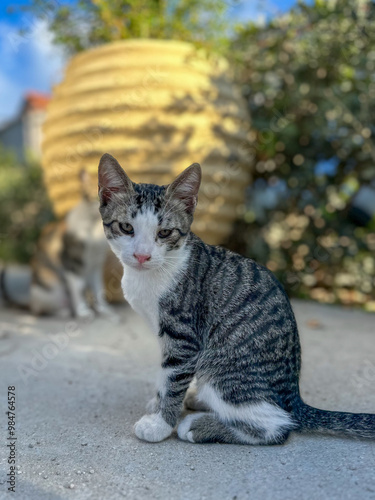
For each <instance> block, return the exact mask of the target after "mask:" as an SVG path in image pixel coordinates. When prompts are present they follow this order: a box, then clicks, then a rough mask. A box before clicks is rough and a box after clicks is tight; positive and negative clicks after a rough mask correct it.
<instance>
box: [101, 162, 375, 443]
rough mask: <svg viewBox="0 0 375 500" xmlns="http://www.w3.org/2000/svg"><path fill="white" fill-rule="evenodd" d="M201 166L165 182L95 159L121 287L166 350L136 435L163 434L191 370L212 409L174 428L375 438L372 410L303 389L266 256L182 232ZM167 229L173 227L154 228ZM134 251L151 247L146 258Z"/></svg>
mask: <svg viewBox="0 0 375 500" xmlns="http://www.w3.org/2000/svg"><path fill="white" fill-rule="evenodd" d="M200 177H201V172H200V167H199V165H197V164H194V165H192V166H191V167H189V168H188V169H187V170H185V171H184V172H183V173H182V174H180V176H179V177H178V178H177V179H176V180H175V181H174V182H173V183H172V184H171V185H170V186H154V185H149V184H134V183H132V182H131V181H130V179H129V178H128V177H127V175H126V174H125V172H124V171H123V170H122V168H121V167H120V165H119V164H118V163H117V161H116V160H115V159H114V158H113V157H111V156H110V155H104V156H103V158H102V159H101V162H100V165H99V195H100V202H101V207H100V211H101V214H102V218H103V224H104V229H105V233H106V236H107V238H108V241H109V243H110V245H111V246H112V248H113V250H114V251H115V253H116V254H117V256H118V257H119V259H120V261H121V262H122V264H123V266H124V279H123V290H124V294H125V296H126V297H127V299H128V300H129V302H130V303H131V305H132V306H133V307H134V309H135V310H136V311H138V312H139V313H140V314H142V315H143V316H145V317H146V319H148V320H149V322H150V325H151V327H152V329H153V330H154V332H155V334H157V335H158V338H159V340H160V346H161V350H162V375H161V383H160V384H159V387H158V392H157V396H156V398H155V399H154V400H153V401H152V404H151V405H150V411H151V414H150V415H146V416H145V417H143V418H142V419H141V420H140V421H139V422H138V423H137V424H136V426H135V433H136V435H137V436H138V437H139V438H140V439H144V440H146V441H153V442H154V441H160V440H162V439H165V438H166V437H168V436H169V435H170V434H171V433H172V430H173V428H174V427H175V426H176V423H177V421H178V419H179V416H180V412H181V408H182V403H183V400H184V397H185V395H186V391H187V389H188V388H189V386H190V384H191V382H192V380H193V378H194V377H195V379H196V384H197V391H198V400H199V401H198V403H199V405H200V407H201V408H205V407H207V408H208V409H209V411H208V412H201V413H197V414H193V415H188V416H187V417H185V419H183V420H182V422H180V424H179V426H178V436H179V437H180V438H181V439H184V440H187V441H191V442H225V443H241V444H281V443H283V442H284V441H285V440H286V439H287V437H288V435H289V432H290V431H291V430H312V431H319V432H326V433H336V434H337V433H338V434H344V435H350V436H353V437H367V438H374V437H375V416H374V415H363V414H346V413H339V412H328V411H324V410H317V409H315V408H311V407H309V406H308V405H306V404H305V403H304V402H303V401H302V400H301V398H300V394H299V375H300V367H301V350H300V343H299V337H298V330H297V325H296V320H295V317H294V314H293V311H292V308H291V305H290V302H289V300H288V298H287V296H286V294H285V292H284V290H283V288H282V286H281V285H280V283H279V282H278V281H277V280H276V278H275V277H274V275H273V274H272V273H271V272H270V271H268V270H267V269H266V268H265V267H263V266H261V265H259V264H257V263H256V262H254V261H253V260H251V259H246V258H244V257H242V256H240V255H237V254H235V253H233V252H231V251H228V250H225V249H224V248H221V247H216V246H210V245H206V244H205V243H204V242H203V241H201V240H200V239H199V238H198V237H197V236H195V235H194V234H193V233H191V232H190V225H191V222H192V219H193V213H194V209H195V206H196V203H197V194H198V188H199V182H200ZM124 227H125V228H129V227H131V228H132V234H124V231H123V229H121V228H124ZM165 229H168V230H171V234H170V236H169V237H167V238H161V237H160V236H159V235H160V234H161V233H160V231H161V230H165ZM140 252H141V253H142V254H147V256H149V258H148V260H147V261H146V262H144V263H143V264H139V262H138V261H137V258H136V256H137V254H139V253H140ZM199 405H198V407H199ZM189 406H192V404H191V402H190V403H189Z"/></svg>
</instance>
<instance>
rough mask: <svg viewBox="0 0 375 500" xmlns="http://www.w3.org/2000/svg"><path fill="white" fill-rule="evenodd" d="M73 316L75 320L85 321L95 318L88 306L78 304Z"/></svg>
mask: <svg viewBox="0 0 375 500" xmlns="http://www.w3.org/2000/svg"><path fill="white" fill-rule="evenodd" d="M75 314H76V316H77V318H80V319H87V320H93V319H94V318H95V313H94V311H93V310H92V309H90V307H89V306H87V305H86V304H79V305H78V306H77V307H76V311H75Z"/></svg>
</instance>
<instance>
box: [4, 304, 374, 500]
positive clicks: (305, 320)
mask: <svg viewBox="0 0 375 500" xmlns="http://www.w3.org/2000/svg"><path fill="white" fill-rule="evenodd" d="M294 308H295V311H296V315H297V319H298V321H299V325H300V330H301V337H302V344H303V376H302V393H303V395H304V397H305V399H306V401H307V402H308V403H310V404H314V405H317V406H320V407H324V408H326V409H337V410H351V411H368V412H371V411H372V412H375V316H374V315H371V314H366V313H363V312H360V311H350V310H344V309H341V308H337V307H330V306H322V305H317V304H313V303H307V302H295V303H294ZM118 310H119V313H120V315H121V324H120V325H112V324H109V323H108V322H106V321H105V320H103V319H97V320H95V321H94V322H93V323H91V324H80V325H74V324H73V325H72V324H69V323H66V322H64V321H60V320H55V319H35V318H33V317H32V316H30V315H28V314H27V313H23V312H19V311H11V310H3V311H2V312H1V313H0V323H1V327H2V333H1V334H0V381H1V383H0V420H1V422H0V429H1V434H2V435H1V449H0V450H1V455H0V483H1V484H0V498H1V499H3V498H14V499H22V500H23V499H25V500H44V499H53V500H54V499H56V500H57V499H98V500H107V499H108V500H116V499H122V498H127V499H134V500H142V499H162V500H165V499H171V500H182V499H186V500H198V499H202V500H203V499H207V500H208V499H215V500H221V499H223V500H227V499H228V500H234V499H237V500H243V499H250V498H251V499H252V500H257V499H262V500H264V499H265V500H267V499H272V500H276V499H285V500H286V499H287V500H293V499H299V500H300V499H308V500H314V499H319V500H322V499H329V500H335V499H340V500H346V499H355V500H358V499H372V498H374V499H375V442H363V441H351V440H348V439H339V438H331V437H321V436H312V435H309V436H307V435H293V436H292V437H291V439H290V440H289V441H288V443H287V444H286V445H283V446H276V447H251V446H235V445H218V444H215V445H195V444H190V443H185V442H181V441H179V440H178V439H177V438H176V437H173V438H171V439H169V440H167V441H165V442H163V443H159V444H148V443H144V442H140V441H138V440H137V438H136V437H135V436H134V434H133V432H132V426H133V423H134V422H135V421H136V420H137V419H138V418H139V417H141V416H142V414H143V408H144V405H145V403H146V401H147V400H148V399H149V398H150V397H151V396H152V395H153V381H154V380H155V378H156V374H157V368H158V362H159V353H158V345H157V340H156V339H155V338H154V337H153V336H152V334H151V333H150V332H149V331H148V329H147V327H146V326H145V324H144V323H143V321H142V320H141V319H140V318H138V317H137V316H136V315H135V313H133V312H132V311H131V310H130V308H128V307H126V306H123V307H121V308H120V307H119V309H118ZM66 332H68V333H66ZM56 343H59V346H60V347H56ZM8 385H14V386H16V398H17V399H16V418H17V421H16V426H17V432H16V435H17V467H18V469H17V474H16V483H17V484H16V493H15V494H10V493H8V492H7V485H6V483H4V481H5V479H6V474H7V472H8V464H7V455H8V451H7V448H6V445H5V443H6V437H7V434H6V432H7V431H6V415H5V411H6V402H7V387H8Z"/></svg>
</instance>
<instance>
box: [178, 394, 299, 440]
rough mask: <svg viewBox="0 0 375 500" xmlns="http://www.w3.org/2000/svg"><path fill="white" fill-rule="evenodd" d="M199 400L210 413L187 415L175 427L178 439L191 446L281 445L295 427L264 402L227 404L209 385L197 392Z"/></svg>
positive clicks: (287, 416)
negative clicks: (200, 444)
mask: <svg viewBox="0 0 375 500" xmlns="http://www.w3.org/2000/svg"><path fill="white" fill-rule="evenodd" d="M199 399H200V400H201V401H203V402H205V403H206V404H207V405H208V406H209V407H210V408H211V412H210V413H196V414H191V415H187V416H186V417H185V418H184V419H183V420H182V421H181V423H180V425H179V427H178V436H179V437H180V439H183V440H186V441H190V442H193V443H212V442H219V443H233V444H253V445H270V444H282V443H283V442H285V441H286V439H287V438H288V435H289V432H290V430H291V429H293V428H295V427H296V424H295V423H294V422H293V420H292V418H291V416H290V415H289V414H288V413H287V412H286V411H284V410H283V409H282V408H280V407H278V406H277V405H275V404H273V403H269V402H267V401H256V402H251V403H247V404H241V405H235V404H230V403H227V402H225V401H223V400H222V398H221V397H220V395H219V394H218V392H217V391H216V390H215V389H214V388H212V387H211V386H209V385H208V384H205V385H204V386H203V388H202V389H201V390H200V392H199Z"/></svg>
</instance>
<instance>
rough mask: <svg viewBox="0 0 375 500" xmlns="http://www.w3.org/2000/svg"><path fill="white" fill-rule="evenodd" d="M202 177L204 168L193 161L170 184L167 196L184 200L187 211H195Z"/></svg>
mask: <svg viewBox="0 0 375 500" xmlns="http://www.w3.org/2000/svg"><path fill="white" fill-rule="evenodd" d="M201 179H202V169H201V166H200V165H199V163H193V164H192V165H190V167H188V168H187V169H186V170H184V171H183V172H182V173H181V174H180V175H179V176H178V177H177V179H175V180H174V181H173V182H172V184H169V186H168V188H167V192H166V196H167V197H171V198H177V199H179V200H181V201H183V202H184V204H185V206H186V211H187V212H188V213H190V214H193V213H194V210H195V207H196V206H197V202H198V191H199V186H200V184H201Z"/></svg>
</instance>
